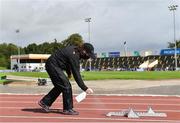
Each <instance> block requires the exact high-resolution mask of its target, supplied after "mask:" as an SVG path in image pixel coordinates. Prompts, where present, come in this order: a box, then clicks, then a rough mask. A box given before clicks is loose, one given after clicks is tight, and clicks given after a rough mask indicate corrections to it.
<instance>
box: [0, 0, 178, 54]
mask: <svg viewBox="0 0 180 123" xmlns="http://www.w3.org/2000/svg"><path fill="white" fill-rule="evenodd" d="M0 4H1V5H0V17H1V18H0V24H1V28H0V41H6V42H12V43H16V44H19V42H21V43H20V45H21V46H26V45H28V44H29V43H32V42H35V43H38V44H39V43H42V42H43V41H51V40H53V39H54V38H56V39H57V40H59V41H62V40H64V39H65V38H67V37H68V36H69V35H70V34H72V33H80V34H81V35H82V36H83V38H84V40H86V41H87V39H88V29H87V28H88V24H87V23H85V22H84V19H85V18H86V17H91V18H92V22H91V42H92V43H93V44H94V45H95V47H96V48H95V49H96V51H97V52H100V51H106V52H108V51H117V50H121V51H123V42H124V41H126V42H127V47H128V49H129V50H130V51H133V50H146V49H148V50H149V49H152V50H156V49H162V48H166V46H167V42H169V41H173V25H172V22H173V21H172V19H173V18H172V13H171V12H170V11H169V10H168V6H169V5H172V4H178V5H179V7H180V2H179V0H174V1H172V0H0ZM179 11H180V8H178V10H177V11H176V33H177V39H180V14H179V13H180V12H179ZM16 29H20V33H19V34H18V36H17V34H16V33H15V30H16ZM17 42H18V43H17Z"/></svg>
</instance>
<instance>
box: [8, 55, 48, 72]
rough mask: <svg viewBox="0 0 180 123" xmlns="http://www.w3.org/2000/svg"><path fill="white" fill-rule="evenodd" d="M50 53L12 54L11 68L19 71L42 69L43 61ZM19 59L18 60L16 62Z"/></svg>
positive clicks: (43, 68)
mask: <svg viewBox="0 0 180 123" xmlns="http://www.w3.org/2000/svg"><path fill="white" fill-rule="evenodd" d="M49 56H50V54H26V55H12V56H11V57H10V59H11V70H20V71H44V70H45V67H44V65H45V62H46V60H47V59H48V57H49ZM19 59H20V62H18V61H19Z"/></svg>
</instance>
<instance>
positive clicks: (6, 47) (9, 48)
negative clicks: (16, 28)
mask: <svg viewBox="0 0 180 123" xmlns="http://www.w3.org/2000/svg"><path fill="white" fill-rule="evenodd" d="M17 51H18V48H17V46H16V45H14V44H12V43H10V44H7V43H3V44H0V66H1V67H6V68H10V56H11V55H16V54H17Z"/></svg>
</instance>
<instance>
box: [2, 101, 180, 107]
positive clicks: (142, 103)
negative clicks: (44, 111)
mask: <svg viewBox="0 0 180 123" xmlns="http://www.w3.org/2000/svg"><path fill="white" fill-rule="evenodd" d="M0 103H6V104H7V103H18V104H29V103H32V104H37V101H18V102H17V101H0ZM59 103H62V102H58V104H59ZM74 104H79V103H77V102H74ZM80 104H81V105H90V104H92V105H123V104H126V105H128V104H129V105H162V106H164V105H165V106H180V104H177V103H167V104H166V103H164V104H157V103H144V102H138V103H133V102H103V101H102V102H94V101H93V102H82V103H80Z"/></svg>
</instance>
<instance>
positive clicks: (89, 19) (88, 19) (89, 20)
mask: <svg viewBox="0 0 180 123" xmlns="http://www.w3.org/2000/svg"><path fill="white" fill-rule="evenodd" d="M85 22H87V23H88V40H89V43H90V42H91V41H90V22H91V18H86V19H85ZM91 68H92V66H91V58H90V59H89V70H90V71H91Z"/></svg>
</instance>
